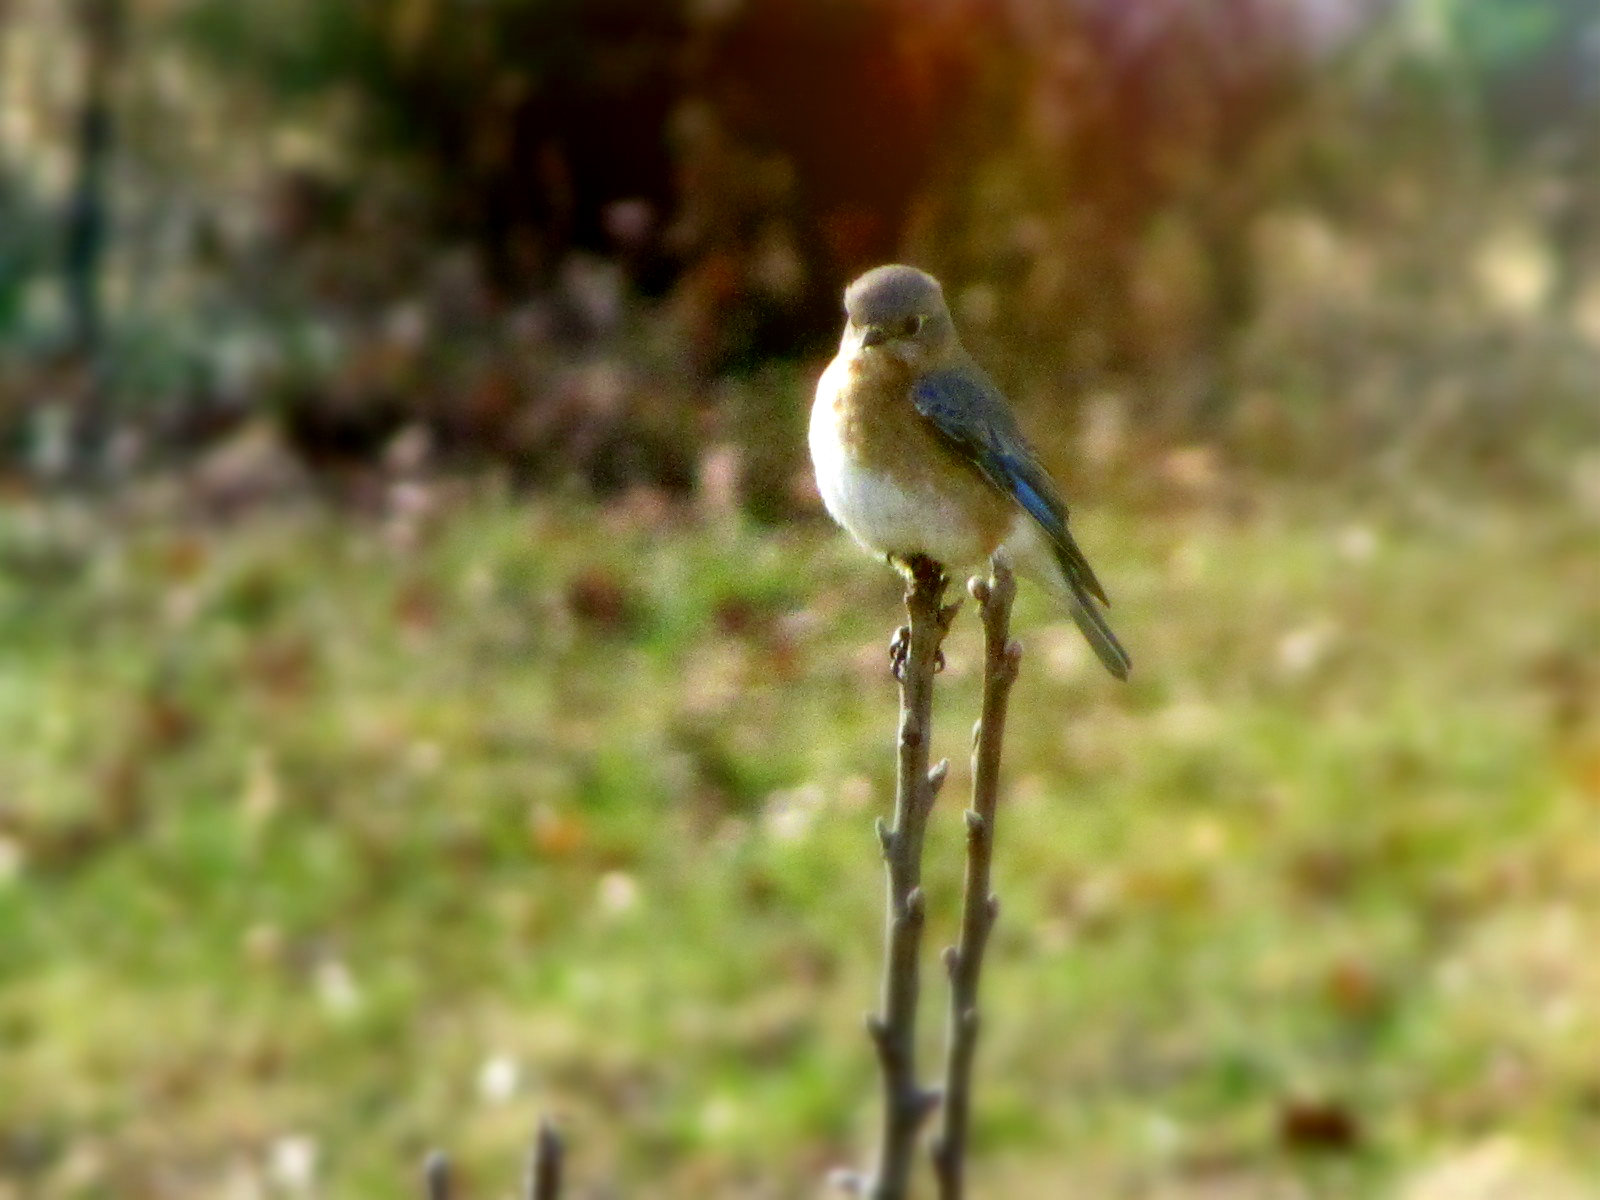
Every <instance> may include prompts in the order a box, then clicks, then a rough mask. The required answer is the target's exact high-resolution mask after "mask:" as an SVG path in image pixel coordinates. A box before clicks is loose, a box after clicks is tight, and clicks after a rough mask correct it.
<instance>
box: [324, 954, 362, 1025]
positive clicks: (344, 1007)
mask: <svg viewBox="0 0 1600 1200" xmlns="http://www.w3.org/2000/svg"><path fill="white" fill-rule="evenodd" d="M316 988H317V999H318V1000H320V1001H322V1007H323V1008H325V1009H326V1010H327V1011H328V1012H329V1013H331V1014H333V1015H334V1016H336V1017H347V1016H349V1015H351V1014H352V1013H354V1012H355V1011H356V1010H357V1009H359V1008H360V1007H361V989H360V988H359V987H357V986H356V980H355V976H354V975H352V974H351V973H350V968H349V967H347V966H345V964H344V963H342V962H340V961H339V960H338V959H336V958H330V959H325V960H324V961H322V962H320V963H318V964H317V974H316Z"/></svg>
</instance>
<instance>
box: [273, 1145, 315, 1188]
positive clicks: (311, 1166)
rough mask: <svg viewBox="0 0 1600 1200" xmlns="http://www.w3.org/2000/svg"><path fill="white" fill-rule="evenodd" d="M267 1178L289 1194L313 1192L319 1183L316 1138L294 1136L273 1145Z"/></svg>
mask: <svg viewBox="0 0 1600 1200" xmlns="http://www.w3.org/2000/svg"><path fill="white" fill-rule="evenodd" d="M267 1176H268V1178H270V1179H271V1180H272V1182H273V1183H274V1184H276V1185H277V1186H278V1187H280V1188H282V1189H283V1190H284V1191H286V1192H295V1193H299V1194H304V1193H308V1192H310V1191H311V1189H312V1187H313V1186H314V1185H315V1184H316V1181H317V1143H316V1139H314V1138H311V1137H308V1136H306V1135H305V1134H302V1133H291V1134H286V1135H284V1136H283V1137H281V1138H279V1139H278V1140H277V1141H275V1142H273V1143H272V1147H271V1149H270V1151H269V1152H268V1155H267Z"/></svg>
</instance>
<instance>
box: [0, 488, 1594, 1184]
mask: <svg viewBox="0 0 1600 1200" xmlns="http://www.w3.org/2000/svg"><path fill="white" fill-rule="evenodd" d="M1596 470H1600V466H1596V465H1595V464H1591V472H1594V471H1596ZM1595 483H1596V481H1595V480H1594V479H1591V486H1590V492H1589V494H1588V499H1587V500H1586V501H1585V502H1584V503H1582V504H1579V503H1573V502H1570V501H1569V502H1562V503H1550V502H1529V503H1522V504H1508V503H1505V502H1503V501H1500V500H1495V501H1487V502H1486V501H1484V500H1482V499H1477V500H1474V499H1471V498H1463V497H1460V496H1448V497H1446V496H1440V495H1437V494H1433V493H1431V492H1429V491H1428V490H1426V489H1419V490H1416V491H1413V492H1411V493H1408V494H1407V496H1406V498H1405V499H1403V500H1394V499H1391V498H1387V497H1386V498H1384V499H1383V500H1382V502H1380V503H1373V502H1372V501H1371V500H1370V499H1368V500H1362V499H1360V498H1357V497H1352V496H1351V495H1349V494H1348V493H1333V494H1330V493H1328V492H1326V491H1324V490H1321V489H1304V488H1300V489H1287V488H1280V489H1277V490H1274V491H1272V492H1271V493H1268V494H1262V495H1258V496H1256V497H1255V501H1254V502H1253V503H1249V504H1243V505H1237V504H1236V505H1233V506H1231V507H1230V506H1227V505H1218V504H1216V503H1213V502H1200V503H1196V502H1195V500H1194V499H1193V498H1191V497H1189V496H1187V494H1186V493H1184V492H1182V491H1181V490H1178V489H1171V490H1169V491H1167V492H1165V493H1162V494H1160V495H1152V496H1151V497H1150V498H1149V500H1148V501H1147V504H1146V505H1145V506H1144V507H1142V508H1140V509H1124V510H1122V511H1119V512H1114V513H1112V512H1105V511H1101V512H1095V513H1085V514H1084V515H1085V518H1086V519H1085V520H1083V521H1081V522H1080V531H1079V535H1080V537H1081V538H1082V540H1083V541H1084V544H1085V545H1086V546H1087V547H1088V549H1089V551H1090V553H1091V554H1092V555H1093V556H1094V558H1095V562H1096V565H1097V567H1098V568H1099V569H1100V570H1101V571H1102V572H1103V574H1104V575H1105V577H1106V578H1107V580H1108V583H1110V585H1111V586H1112V589H1113V591H1114V594H1115V600H1116V605H1117V613H1118V622H1119V629H1120V630H1121V631H1122V633H1123V634H1124V636H1126V637H1127V638H1128V639H1129V642H1130V644H1131V645H1132V646H1133V647H1134V653H1135V654H1136V656H1137V657H1138V661H1139V667H1138V670H1137V671H1136V673H1135V675H1134V678H1133V681H1132V682H1131V683H1130V684H1129V685H1128V686H1126V687H1121V688H1113V687H1112V686H1111V685H1110V684H1108V682H1107V681H1106V680H1105V678H1104V676H1103V674H1102V673H1101V671H1100V670H1099V668H1098V665H1097V664H1096V663H1095V662H1094V661H1093V659H1092V657H1091V656H1090V654H1089V653H1088V651H1087V650H1086V648H1085V647H1084V645H1083V643H1082V640H1081V638H1079V637H1078V636H1077V634H1076V632H1075V631H1074V630H1073V628H1072V627H1071V625H1070V623H1069V622H1066V621H1061V620H1052V618H1053V617H1054V616H1055V615H1056V614H1053V613H1051V612H1049V611H1048V603H1047V601H1046V599H1045V598H1044V597H1042V596H1040V595H1038V594H1035V593H1033V592H1025V593H1024V594H1023V596H1022V597H1021V601H1020V605H1019V611H1018V621H1019V625H1018V628H1019V634H1020V636H1021V637H1022V639H1023V640H1024V643H1025V653H1026V657H1025V660H1024V672H1023V675H1022V677H1021V680H1020V682H1019V684H1018V688H1017V692H1016V695H1015V699H1014V702H1013V709H1012V720H1011V723H1010V726H1009V728H1008V741H1009V743H1010V744H1009V746H1008V757H1007V780H1008V792H1007V796H1006V801H1005V807H1004V809H1003V811H1002V818H1001V820H1002V824H1001V826H1000V854H999V857H998V860H997V870H998V877H997V886H998V888H999V892H1000V895H1001V897H1002V900H1003V904H1004V911H1003V916H1002V919H1001V922H1000V925H999V926H998V928H997V933H996V940H995V942H994V945H993V947H992V951H991V960H990V966H989V972H990V973H989V974H988V975H987V977H986V980H985V984H986V989H985V997H986V999H985V1003H986V1014H985V1015H986V1018H987V1019H986V1023H985V1028H984V1044H983V1050H982V1054H981V1056H980V1059H979V1079H980V1085H979V1086H980V1096H981V1103H980V1105H979V1108H978V1117H979V1126H978V1137H979V1153H978V1155H977V1159H976V1164H975V1169H976V1172H977V1173H976V1177H975V1180H974V1186H975V1187H981V1188H982V1189H983V1192H984V1194H986V1195H995V1196H1016V1197H1027V1198H1033V1197H1041V1198H1042V1197H1053V1196H1063V1195H1092V1196H1096V1197H1107V1198H1112V1197H1116V1198H1126V1200H1156V1198H1163V1200H1207V1198H1214V1197H1216V1196H1218V1195H1225V1196H1228V1197H1230V1198H1240V1200H1252V1198H1259V1200H1269V1198H1271V1197H1282V1196H1286V1195H1302V1194H1309V1195H1327V1196H1340V1197H1344V1196H1350V1197H1357V1196H1361V1197H1364V1196H1394V1197H1400V1198H1403V1200H1469V1198H1471V1197H1481V1196H1484V1195H1505V1196H1517V1197H1526V1198H1527V1200H1591V1198H1592V1197H1594V1196H1596V1195H1600V1192H1597V1191H1596V1187H1595V1178H1594V1174H1593V1171H1594V1153H1593V1148H1594V1145H1595V1141H1596V1138H1597V1137H1600V1115H1597V1112H1600V1110H1597V1106H1596V1096H1597V1095H1600V1065H1597V1063H1596V1062H1595V1059H1594V1056H1593V1055H1592V1054H1591V1053H1589V1052H1588V1050H1589V1048H1590V1047H1592V1046H1593V1045H1594V1043H1595V1039H1596V1038H1597V1037H1600V964H1597V963H1596V960H1595V959H1594V958H1593V956H1592V955H1590V954H1589V953H1587V952H1586V951H1585V949H1584V947H1586V946H1590V945H1592V944H1593V943H1594V940H1595V938H1596V937H1600V674H1597V662H1600V657H1597V655H1600V640H1597V638H1600V558H1597V557H1596V555H1595V553H1594V531H1595V528H1596V522H1597V520H1600V488H1596V486H1595ZM194 496H195V493H194V492H193V491H190V490H187V489H175V488H173V487H171V486H170V484H167V483H152V484H150V485H147V486H144V487H141V488H140V489H138V490H137V491H136V492H134V493H133V494H131V495H128V496H125V497H123V499H122V501H121V503H120V504H118V505H115V506H112V505H92V506H91V505H85V504H83V503H81V502H79V501H76V500H65V501H49V502H41V501H37V500H23V501H14V502H13V503H11V504H10V505H9V506H8V509H7V510H6V516H5V520H4V521H3V522H0V660H3V670H0V745H3V746H4V747H5V748H6V750H5V753H4V754H3V755H0V947H3V953H0V1056H3V1061H4V1064H5V1081H6V1086H4V1087H0V1195H4V1196H7V1197H38V1198H40V1200H57V1198H60V1200H66V1198H67V1197H76V1196H84V1195H101V1194H116V1195H131V1196H147V1195H148V1196H155V1195H161V1196H216V1195H234V1194H238V1195H245V1194H249V1195H256V1194H267V1195H285V1196H290V1195H313V1194H314V1195H320V1196H328V1197H346V1196H348V1197H366V1196H374V1195H401V1194H405V1193H406V1192H407V1191H408V1190H409V1189H411V1188H413V1186H414V1184H413V1183H412V1182H411V1181H410V1177H412V1176H414V1172H415V1170H416V1168H417V1165H418V1164H419V1163H420V1161H421V1157H422V1153H423V1151H424V1150H425V1149H426V1148H427V1147H428V1146H430V1145H436V1144H441V1143H442V1144H445V1145H448V1146H450V1147H451V1148H452V1150H453V1151H455V1152H457V1153H458V1155H459V1157H460V1160H461V1162H462V1164H463V1167H464V1169H465V1170H466V1171H467V1174H468V1178H469V1179H470V1180H471V1181H472V1183H473V1191H474V1194H495V1193H496V1192H497V1189H502V1188H503V1187H504V1186H505V1181H506V1180H508V1179H509V1178H510V1177H511V1174H512V1171H513V1164H514V1162H515V1160H516V1157H517V1155H518V1153H519V1150H520V1147H521V1146H522V1145H523V1144H524V1142H525V1139H526V1138H527V1136H528V1133H529V1130H530V1129H531V1127H532V1123H533V1120H534V1118H535V1115H536V1114H538V1113H541V1112H551V1113H554V1114H556V1115H557V1116H558V1117H559V1118H560V1119H561V1120H562V1121H563V1123H564V1125H565V1128H566V1130H567V1132H568V1134H569V1136H570V1139H571V1143H572V1147H573V1174H574V1177H575V1182H576V1184H577V1185H579V1186H580V1187H581V1189H583V1190H584V1191H583V1194H589V1192H590V1191H592V1192H593V1194H615V1195H623V1196H641V1197H643V1196H648V1197H659V1198H662V1200H668V1198H672V1197H684V1198H686V1200H687V1198H689V1197H694V1198H697V1200H707V1198H710V1197H729V1198H732V1197H749V1196H752V1195H761V1196H773V1197H796V1198H798V1197H803V1196H813V1195H815V1194H816V1193H817V1190H818V1188H820V1187H821V1186H822V1184H821V1179H822V1176H823V1174H824V1172H825V1171H826V1170H827V1169H828V1168H829V1167H832V1166H836V1165H838V1164H840V1163H848V1162H853V1161H856V1160H857V1159H858V1157H859V1154H858V1145H857V1142H858V1139H859V1138H860V1137H862V1136H864V1133H865V1131H866V1130H868V1129H869V1128H870V1127H871V1122H872V1119H873V1110H874V1103H875V1096H876V1092H875V1089H874V1087H873V1086H872V1078H873V1064H872V1058H871V1054H870V1050H869V1047H868V1044H867V1041H866V1039H865V1037H864V1036H863V1034H862V1031H861V1026H860V1014H861V1012H862V1010H863V1009H864V1008H865V1007H867V1005H868V1003H869V1001H870V997H871V996H872V995H873V994H874V989H875V987H876V984H877V960H878V955H879V951H880V946H881V932H882V931H881V904H882V895H881V887H880V883H879V875H878V871H879V865H878V855H877V851H876V847H875V845H874V842H873V838H872V817H873V815H874V814H875V813H879V812H882V811H884V809H885V806H886V805H887V804H888V803H889V797H890V793H891V790H892V786H893V778H892V771H893V758H892V755H891V754H890V753H889V752H888V733H889V731H890V730H891V729H892V726H893V715H894V689H893V684H892V681H891V680H890V679H889V678H888V672H887V668H886V661H885V657H884V641H885V638H884V634H885V633H886V632H887V631H888V630H889V629H890V628H891V627H892V626H893V625H894V623H895V621H896V620H897V617H898V612H899V608H898V604H897V596H896V591H897V589H896V587H895V585H894V583H893V582H892V576H890V574H889V573H888V572H887V571H882V570H873V569H871V566H870V564H868V563H866V562H865V561H864V560H863V558H862V557H861V556H860V554H859V552H858V551H857V550H856V549H855V548H854V547H852V546H849V545H848V544H847V543H846V542H845V540H844V539H842V538H840V537H838V536H837V535H836V534H834V532H833V531H831V530H825V529H823V528H821V527H806V526H800V525H796V526H791V527H789V528H785V529H780V530H771V529H761V528H756V527H754V526H752V525H751V524H749V523H747V522H745V521H743V520H741V519H740V517H739V516H738V514H737V513H736V512H734V511H730V510H723V511H720V512H718V511H715V510H713V509H710V508H703V509H702V510H701V511H699V512H696V511H694V510H692V509H689V508H687V507H685V506H682V505H678V504H673V503H669V502H665V501H664V500H663V499H662V498H661V497H660V496H651V495H647V494H644V493H634V494H632V495H630V496H629V497H628V498H626V499H625V500H619V501H618V502H617V503H615V504H612V505H610V506H607V507H605V508H603V509H597V508H595V507H593V506H588V505H581V504H567V503H552V502H549V501H542V502H539V503H529V502H527V501H526V500H513V499H509V498H508V497H507V494H506V492H505V491H504V489H500V488H496V487H493V486H488V485H479V486H476V487H471V488H464V487H462V486H461V485H458V484H452V483H439V482H434V483H421V484H419V483H417V482H415V481H407V480H405V479H396V480H395V481H394V483H393V484H392V485H391V487H390V488H389V490H388V491H387V492H386V493H385V495H384V496H383V497H382V498H381V502H379V503H377V504H375V505H374V507H373V508H372V510H371V511H370V512H369V513H368V514H366V515H364V516H360V517H356V518H354V519H352V517H351V516H350V514H349V513H347V512H339V511H330V510H329V509H327V508H326V507H323V506H318V505H316V504H313V503H307V502H305V501H304V500H302V502H301V503H298V504H288V505H285V504H282V503H279V504H274V505H271V506H265V507H260V508H257V509H255V510H254V511H252V512H251V513H250V514H249V515H247V516H244V515H241V516H239V517H236V518H235V519H231V520H226V521H218V520H216V519H214V518H213V519H207V518H206V517H205V515H204V514H202V513H200V512H197V511H196V510H195V508H194V506H193V505H194ZM1469 599H1470V602H1467V601H1468V600H1469ZM980 655H981V650H980V648H979V644H978V641H977V631H976V623H975V622H974V621H973V619H972V618H971V616H970V615H969V613H963V614H962V616H961V618H960V620H959V621H958V623H957V627H956V630H955V633H954V635H953V637H952V640H951V643H950V645H949V647H948V668H947V670H946V672H945V673H944V674H943V675H942V676H941V682H940V695H939V706H938V712H937V717H936V723H935V728H934V737H935V744H934V747H933V752H934V754H935V755H936V756H940V755H948V756H949V757H950V758H951V760H952V779H951V781H950V785H949V791H948V793H947V799H948V803H942V804H941V806H940V807H939V808H938V810H937V811H936V812H935V814H934V820H933V824H932V832H931V839H932V840H931V843H930V848H929V856H928V865H927V872H926V875H925V881H926V884H927V889H928V896H929V898H930V925H931V929H930V937H931V938H932V939H933V943H934V946H937V945H938V944H940V942H941V941H942V939H943V938H944V937H945V936H947V935H948V933H949V931H950V930H952V929H953V922H954V920H955V911H954V910H955V906H956V903H957V899H958V896H959V891H960V887H959V872H960V863H961V854H960V848H961V838H962V833H961V822H960V820H959V816H958V811H959V807H958V806H959V803H960V799H961V797H962V796H963V795H964V794H965V791H966V788H967V779H966V777H965V776H966V769H967V768H966V748H967V727H966V725H965V719H966V717H970V714H971V713H972V712H974V711H975V705H976V702H977V689H978V687H979V682H980V681H979V678H978V676H979V673H980V666H981V661H980ZM963 714H966V717H964V716H963ZM930 954H931V948H930ZM931 963H932V960H931V958H930V971H931V969H932V965H931ZM941 993H942V989H941V988H939V987H936V986H933V984H932V983H931V982H930V988H929V996H928V1000H929V1002H930V1004H932V1005H934V1007H933V1008H932V1009H930V1010H929V1016H930V1019H928V1020H927V1021H926V1022H925V1023H924V1032H925V1034H926V1036H927V1037H928V1039H929V1049H930V1053H931V1052H932V1049H933V1046H934V1045H936V1043H937V1040H938V1037H939V1035H940V1025H941V1022H940V1021H939V1020H938V1019H936V1016H935V1014H937V1012H938V1008H937V1005H938V1002H939V997H940V995H941ZM1452 1181H1453V1182H1452ZM1491 1183H1492V1184H1493V1185H1494V1187H1493V1188H1491V1187H1490V1184H1491Z"/></svg>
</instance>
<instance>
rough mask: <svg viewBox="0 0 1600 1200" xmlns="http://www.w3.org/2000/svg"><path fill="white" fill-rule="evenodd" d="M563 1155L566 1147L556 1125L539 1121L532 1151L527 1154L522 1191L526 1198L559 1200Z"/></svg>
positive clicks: (546, 1121)
mask: <svg viewBox="0 0 1600 1200" xmlns="http://www.w3.org/2000/svg"><path fill="white" fill-rule="evenodd" d="M565 1155H566V1147H565V1146H563V1145H562V1143H561V1135H560V1134H559V1133H557V1132H556V1127H555V1126H554V1125H552V1124H551V1123H550V1122H549V1121H548V1120H543V1121H540V1122H539V1133H538V1135H537V1136H536V1137H535V1138H534V1139H533V1152H532V1153H531V1154H530V1155H529V1156H528V1178H527V1187H526V1188H525V1189H524V1191H523V1194H524V1195H525V1196H526V1197H527V1200H559V1197H560V1195H561V1161H562V1159H563V1157H565Z"/></svg>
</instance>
